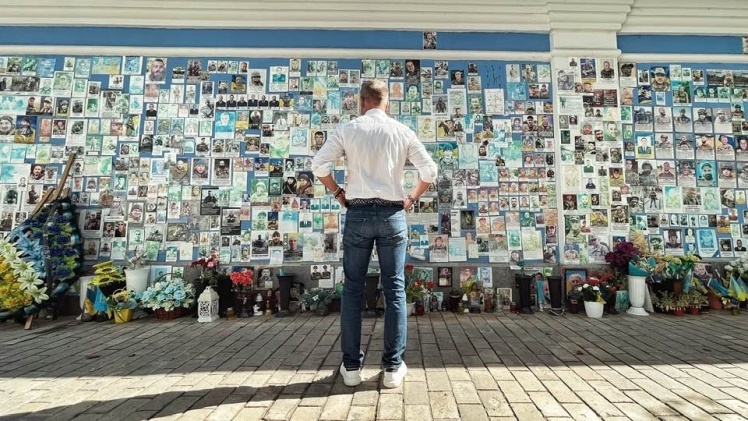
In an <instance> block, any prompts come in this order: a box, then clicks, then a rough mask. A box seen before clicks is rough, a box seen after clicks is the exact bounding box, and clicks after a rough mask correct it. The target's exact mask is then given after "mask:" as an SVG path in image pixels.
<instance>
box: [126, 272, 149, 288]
mask: <svg viewBox="0 0 748 421" xmlns="http://www.w3.org/2000/svg"><path fill="white" fill-rule="evenodd" d="M150 273H151V269H150V268H148V267H144V268H138V269H125V282H126V283H127V290H128V291H135V292H143V291H145V290H146V288H148V275H150Z"/></svg>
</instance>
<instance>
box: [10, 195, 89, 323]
mask: <svg viewBox="0 0 748 421" xmlns="http://www.w3.org/2000/svg"><path fill="white" fill-rule="evenodd" d="M0 247H2V253H4V254H2V257H3V259H4V262H7V263H8V264H9V265H11V266H10V267H11V268H12V269H13V268H14V266H13V264H14V262H15V265H16V266H15V267H16V268H20V269H18V271H17V273H16V275H17V276H16V279H17V281H16V282H15V283H11V282H9V283H8V284H7V285H6V287H7V288H8V291H7V293H8V294H10V293H11V292H13V291H15V292H13V294H14V295H8V296H9V297H15V298H11V299H9V300H7V301H6V300H3V298H5V296H6V294H3V292H5V290H4V289H0V300H2V301H0V320H5V319H7V318H10V317H16V316H23V315H26V316H28V315H30V314H33V313H34V312H36V311H37V310H38V309H39V306H40V305H41V304H42V303H43V302H44V301H47V300H49V299H54V298H57V297H59V296H60V295H62V294H64V293H65V291H67V290H68V289H69V288H70V284H71V283H72V282H73V281H75V280H76V279H77V278H78V271H79V270H80V268H81V260H82V258H83V248H82V244H81V236H80V231H79V229H78V226H77V218H76V217H75V212H74V207H73V205H72V204H71V203H70V200H69V199H68V198H62V199H59V200H56V201H54V202H52V203H50V204H49V205H47V206H45V207H44V208H43V209H42V210H41V211H39V212H37V213H36V214H34V215H33V216H31V217H30V218H28V219H27V220H26V221H24V222H23V223H21V224H20V225H18V226H17V227H16V228H14V229H13V230H12V231H11V232H10V233H9V234H8V235H7V236H6V238H5V239H3V240H2V241H1V242H0ZM13 256H16V258H17V259H20V260H22V261H24V262H25V263H26V264H27V265H28V266H21V264H20V263H18V261H17V260H16V259H14V258H13ZM45 256H46V257H47V260H46V261H45ZM1 266H2V265H0V277H2V276H5V275H7V274H8V273H9V272H8V270H6V271H2V267H1ZM29 268H33V270H34V271H35V273H36V275H37V277H36V280H35V281H31V280H30V278H31V274H30V272H28V270H29ZM13 270H16V269H13ZM22 272H23V273H25V278H24V281H23V283H21V279H22V277H21V276H20V275H22ZM45 273H46V274H47V276H49V279H52V284H51V286H52V290H51V291H49V290H48V287H47V286H44V287H41V288H40V287H39V286H40V285H42V284H44V280H43V279H44V274H45ZM15 284H19V285H15ZM32 285H33V286H32ZM21 286H23V287H24V289H22V291H24V294H25V296H26V297H31V300H29V299H28V298H24V294H19V293H18V291H21V289H20V288H21ZM34 288H36V289H34Z"/></svg>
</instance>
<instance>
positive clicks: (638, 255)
mask: <svg viewBox="0 0 748 421" xmlns="http://www.w3.org/2000/svg"><path fill="white" fill-rule="evenodd" d="M605 261H606V262H607V263H608V264H609V265H610V267H611V268H612V269H613V272H614V273H615V275H616V277H617V278H619V279H622V278H623V277H625V276H626V275H632V276H648V275H649V272H650V270H651V267H650V264H649V261H648V260H647V259H646V258H645V257H644V254H643V253H642V249H640V248H639V247H637V246H636V245H635V244H634V243H633V242H631V241H621V242H620V243H618V244H616V246H615V247H614V248H613V251H609V252H608V253H607V254H606V255H605Z"/></svg>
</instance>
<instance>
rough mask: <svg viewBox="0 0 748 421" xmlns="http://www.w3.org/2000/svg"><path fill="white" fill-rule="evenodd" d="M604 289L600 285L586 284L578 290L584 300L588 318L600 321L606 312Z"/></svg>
mask: <svg viewBox="0 0 748 421" xmlns="http://www.w3.org/2000/svg"><path fill="white" fill-rule="evenodd" d="M603 288H605V286H601V285H600V284H592V283H586V284H584V285H582V286H581V287H578V288H577V292H579V293H580V294H581V296H582V300H584V312H585V313H587V317H590V318H593V319H599V318H601V317H603V313H604V312H605V299H604V298H603Z"/></svg>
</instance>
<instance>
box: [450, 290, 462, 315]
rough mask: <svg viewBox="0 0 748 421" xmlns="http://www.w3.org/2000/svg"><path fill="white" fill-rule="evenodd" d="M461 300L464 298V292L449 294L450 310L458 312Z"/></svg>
mask: <svg viewBox="0 0 748 421" xmlns="http://www.w3.org/2000/svg"><path fill="white" fill-rule="evenodd" d="M460 300H462V294H460V295H450V296H449V311H451V312H453V313H457V311H459V307H460Z"/></svg>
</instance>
